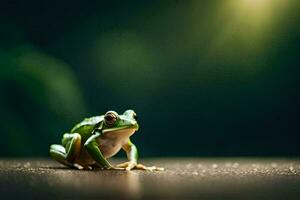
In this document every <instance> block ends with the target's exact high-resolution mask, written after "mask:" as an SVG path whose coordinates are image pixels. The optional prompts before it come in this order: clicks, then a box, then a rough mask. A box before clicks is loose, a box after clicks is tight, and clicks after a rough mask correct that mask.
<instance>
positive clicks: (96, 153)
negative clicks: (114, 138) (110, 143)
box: [84, 132, 121, 169]
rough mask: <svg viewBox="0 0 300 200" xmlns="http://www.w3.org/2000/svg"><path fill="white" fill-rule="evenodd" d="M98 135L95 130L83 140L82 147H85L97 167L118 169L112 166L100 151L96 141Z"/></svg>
mask: <svg viewBox="0 0 300 200" xmlns="http://www.w3.org/2000/svg"><path fill="white" fill-rule="evenodd" d="M100 135H101V134H100V133H99V132H96V133H95V134H94V135H92V136H91V137H89V139H88V140H87V141H86V142H85V144H84V147H85V148H86V150H87V152H88V153H89V154H90V155H91V157H92V158H93V159H94V160H95V161H96V163H97V165H99V167H101V168H104V169H118V168H115V167H113V166H112V165H111V164H110V163H109V162H108V161H107V160H106V159H105V158H104V156H103V154H102V153H101V151H100V149H99V146H98V143H97V141H96V139H97V138H98V137H100ZM119 169H121V168H119Z"/></svg>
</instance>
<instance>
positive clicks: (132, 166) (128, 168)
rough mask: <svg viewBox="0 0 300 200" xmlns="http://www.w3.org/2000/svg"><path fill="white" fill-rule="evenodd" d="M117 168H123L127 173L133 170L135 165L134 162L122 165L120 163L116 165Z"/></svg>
mask: <svg viewBox="0 0 300 200" xmlns="http://www.w3.org/2000/svg"><path fill="white" fill-rule="evenodd" d="M117 167H120V168H123V169H125V170H127V171H130V170H132V169H133V168H135V167H136V163H135V162H130V161H129V162H124V163H121V164H119V165H117Z"/></svg>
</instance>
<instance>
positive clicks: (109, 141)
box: [50, 110, 163, 171]
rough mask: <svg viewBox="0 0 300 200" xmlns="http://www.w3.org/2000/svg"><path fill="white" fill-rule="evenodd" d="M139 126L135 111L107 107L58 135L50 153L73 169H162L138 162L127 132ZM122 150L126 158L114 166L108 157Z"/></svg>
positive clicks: (134, 148) (134, 130) (132, 132)
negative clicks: (100, 112)
mask: <svg viewBox="0 0 300 200" xmlns="http://www.w3.org/2000/svg"><path fill="white" fill-rule="evenodd" d="M138 129H139V125H138V122H137V115H136V113H135V112H134V111H133V110H126V111H125V112H124V113H123V114H122V115H119V114H118V113H117V112H115V111H108V112H106V113H105V115H100V116H95V117H90V118H86V119H84V120H83V121H82V122H80V123H78V124H77V125H75V126H74V127H73V128H72V129H71V131H70V133H65V134H64V135H63V137H62V141H61V143H62V144H61V145H60V144H53V145H51V146H50V155H51V157H52V158H53V159H54V160H56V161H58V162H59V163H61V164H63V165H66V166H68V167H71V168H77V169H95V168H100V169H108V170H128V171H129V170H132V169H141V170H150V171H155V170H158V171H159V170H163V168H159V167H155V166H152V167H147V166H145V165H142V164H138V162H137V161H138V150H137V147H136V146H135V145H134V144H133V143H132V142H131V140H130V136H131V135H133V134H134V133H135V132H136V131H137V130H138ZM120 149H123V150H125V152H126V154H127V158H128V161H127V162H125V163H122V164H119V165H116V166H113V165H112V164H110V163H109V162H108V160H107V159H108V158H110V157H112V156H114V155H115V154H116V153H118V152H119V151H120Z"/></svg>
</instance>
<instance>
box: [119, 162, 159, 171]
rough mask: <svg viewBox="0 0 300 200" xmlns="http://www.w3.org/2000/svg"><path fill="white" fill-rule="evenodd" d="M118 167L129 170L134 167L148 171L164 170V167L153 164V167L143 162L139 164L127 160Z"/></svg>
mask: <svg viewBox="0 0 300 200" xmlns="http://www.w3.org/2000/svg"><path fill="white" fill-rule="evenodd" d="M117 167H121V168H123V169H125V170H127V171H130V170H132V169H139V170H146V171H163V170H164V168H162V167H156V166H151V167H147V166H145V165H143V164H137V163H135V162H131V161H129V162H125V163H122V164H119V165H117Z"/></svg>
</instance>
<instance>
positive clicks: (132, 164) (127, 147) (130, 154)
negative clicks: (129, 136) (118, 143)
mask: <svg viewBox="0 0 300 200" xmlns="http://www.w3.org/2000/svg"><path fill="white" fill-rule="evenodd" d="M123 149H124V151H126V154H127V158H128V162H125V163H122V164H119V165H117V167H121V168H125V169H126V170H127V171H129V170H131V169H141V170H149V171H162V170H164V168H161V167H155V166H152V167H146V166H145V165H142V164H138V163H137V160H138V150H137V148H136V146H135V145H134V144H133V143H132V142H131V141H130V140H128V142H127V143H126V144H124V145H123Z"/></svg>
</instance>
